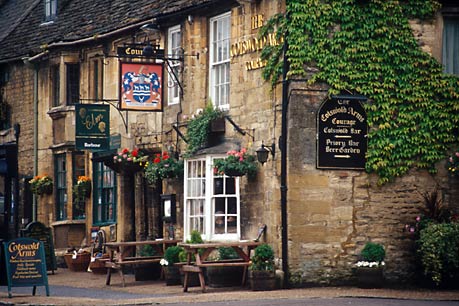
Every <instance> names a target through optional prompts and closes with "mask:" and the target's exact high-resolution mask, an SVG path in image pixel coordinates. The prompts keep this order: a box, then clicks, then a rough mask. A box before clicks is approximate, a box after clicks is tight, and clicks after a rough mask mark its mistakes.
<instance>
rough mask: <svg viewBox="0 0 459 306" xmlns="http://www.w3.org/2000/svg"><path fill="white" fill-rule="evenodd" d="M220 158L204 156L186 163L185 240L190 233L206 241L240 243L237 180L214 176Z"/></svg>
mask: <svg viewBox="0 0 459 306" xmlns="http://www.w3.org/2000/svg"><path fill="white" fill-rule="evenodd" d="M216 158H223V157H221V156H210V155H208V156H205V157H201V158H196V159H189V160H187V161H186V162H185V186H184V190H185V214H184V216H185V220H184V228H185V239H187V238H189V237H190V234H191V232H192V231H193V230H197V231H199V232H200V233H201V234H202V235H203V239H205V240H209V241H212V240H218V241H222V240H239V239H240V196H239V177H228V176H225V175H220V174H218V173H214V171H213V166H212V165H213V162H214V160H215V159H216Z"/></svg>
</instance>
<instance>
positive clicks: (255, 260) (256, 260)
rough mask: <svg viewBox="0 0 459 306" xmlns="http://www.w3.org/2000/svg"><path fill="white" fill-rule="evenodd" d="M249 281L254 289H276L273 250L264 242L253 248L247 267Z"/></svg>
mask: <svg viewBox="0 0 459 306" xmlns="http://www.w3.org/2000/svg"><path fill="white" fill-rule="evenodd" d="M249 281H250V287H251V289H252V290H255V291H261V290H274V289H276V272H275V269H274V251H273V249H272V247H271V246H270V245H268V244H266V243H264V244H261V245H259V246H257V247H256V248H255V254H254V255H253V256H252V261H251V264H250V267H249Z"/></svg>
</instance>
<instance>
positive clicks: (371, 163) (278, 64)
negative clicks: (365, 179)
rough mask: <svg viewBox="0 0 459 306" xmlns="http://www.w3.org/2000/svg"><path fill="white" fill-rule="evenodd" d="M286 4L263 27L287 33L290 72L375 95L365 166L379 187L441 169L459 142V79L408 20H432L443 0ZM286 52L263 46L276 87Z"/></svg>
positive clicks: (296, 0)
mask: <svg viewBox="0 0 459 306" xmlns="http://www.w3.org/2000/svg"><path fill="white" fill-rule="evenodd" d="M286 2H287V9H286V13H285V14H279V15H277V16H275V17H274V18H272V19H271V20H270V21H269V23H268V24H267V26H266V27H265V32H266V31H276V32H277V35H278V36H279V37H285V41H286V42H287V44H288V51H287V53H286V55H287V58H288V63H289V71H288V77H289V78H293V77H308V79H309V80H308V82H307V83H308V84H314V83H318V82H324V83H326V84H327V85H329V86H330V89H329V94H338V93H352V94H361V95H365V96H366V97H368V98H369V103H367V104H366V105H365V107H366V110H367V114H368V123H369V126H370V132H369V139H368V140H369V142H368V152H367V164H366V170H367V172H369V173H376V174H377V175H378V177H379V180H378V183H379V184H380V185H382V184H385V183H387V182H389V181H391V180H393V179H394V178H395V177H399V176H402V175H404V174H406V173H407V172H408V171H409V170H410V169H412V168H416V169H427V170H429V171H430V172H431V173H435V172H436V171H437V169H436V165H437V162H439V161H442V160H444V159H445V157H446V155H447V152H448V150H449V149H450V147H451V145H455V144H457V140H458V139H457V135H458V133H457V132H458V131H457V125H458V123H459V112H458V110H459V103H458V102H459V82H458V78H457V77H455V76H450V75H445V74H443V72H442V66H441V65H440V64H439V63H438V61H437V60H435V59H434V58H433V57H432V56H431V55H429V54H427V53H425V52H424V51H422V50H421V47H420V46H419V43H418V42H417V41H416V39H415V37H414V36H413V31H412V29H411V28H410V26H409V20H410V19H414V18H420V19H425V20H428V19H431V18H432V17H433V16H434V14H435V13H436V12H437V11H438V10H439V8H440V4H439V2H438V1H434V0H427V1H424V0H423V1H420V0H405V1H402V0H400V1H398V0H368V1H364V0H328V1H319V0H287V1H286ZM282 51H283V50H282V46H270V47H267V48H265V49H264V50H263V57H264V58H265V59H267V60H268V65H267V67H266V68H265V70H264V77H265V78H266V79H270V80H271V82H272V84H273V85H274V84H276V83H277V82H278V81H279V79H280V77H281V74H282V57H283V52H282ZM311 72H313V73H312V74H311ZM309 76H311V77H309Z"/></svg>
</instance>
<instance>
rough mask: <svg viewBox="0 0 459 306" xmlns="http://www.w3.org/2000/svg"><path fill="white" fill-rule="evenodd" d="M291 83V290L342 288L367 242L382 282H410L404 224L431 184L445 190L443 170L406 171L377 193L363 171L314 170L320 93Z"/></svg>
mask: <svg viewBox="0 0 459 306" xmlns="http://www.w3.org/2000/svg"><path fill="white" fill-rule="evenodd" d="M292 84H293V85H292V87H293V88H294V89H292V95H291V98H290V100H289V103H290V104H289V126H290V127H291V128H290V129H289V138H288V164H289V166H288V236H289V266H290V272H291V280H292V282H293V284H294V285H304V284H308V283H312V284H342V283H347V284H349V283H350V282H352V281H353V271H352V268H353V265H354V263H355V262H356V261H357V260H358V254H359V253H360V251H361V249H362V248H363V246H364V244H365V243H366V242H369V241H372V242H377V243H381V244H382V245H383V246H384V248H385V250H386V265H387V266H386V269H385V273H386V275H385V276H386V279H387V280H388V281H389V282H393V283H399V284H400V283H406V282H410V281H414V279H413V273H414V241H413V240H412V237H411V236H410V235H409V234H408V233H407V232H405V231H404V228H405V224H408V223H413V222H414V221H415V218H416V216H418V215H419V214H420V212H421V210H422V209H423V208H424V202H423V198H422V195H421V194H422V193H425V192H431V191H433V190H434V189H435V187H436V186H437V185H438V186H440V188H443V190H447V188H446V187H447V184H448V180H447V176H446V173H445V171H444V170H443V171H442V169H440V167H441V165H439V170H440V171H439V173H438V174H437V175H436V176H431V175H430V174H428V173H427V172H425V171H414V170H413V171H412V172H410V173H409V174H408V175H405V176H404V177H402V178H398V179H396V180H395V181H394V182H391V183H388V184H386V185H384V186H378V185H377V177H375V176H374V175H370V174H367V173H366V172H365V171H350V170H319V169H316V157H317V156H316V154H317V153H316V144H315V142H316V133H317V131H316V125H317V122H316V115H317V111H318V109H319V106H320V104H321V103H322V102H323V101H324V99H326V97H327V96H326V92H324V91H323V88H320V87H317V88H312V89H311V88H308V89H307V88H301V86H302V84H301V83H295V82H293V83H292ZM450 193H451V192H450ZM448 201H449V200H448V197H445V203H447V202H448Z"/></svg>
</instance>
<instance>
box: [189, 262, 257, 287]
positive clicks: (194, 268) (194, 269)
mask: <svg viewBox="0 0 459 306" xmlns="http://www.w3.org/2000/svg"><path fill="white" fill-rule="evenodd" d="M248 266H250V262H247V261H244V260H242V259H226V260H218V261H203V262H201V263H195V264H194V265H187V264H185V265H183V266H182V271H183V273H184V274H185V278H184V284H183V286H184V288H183V289H184V290H183V291H185V292H186V291H187V290H188V273H199V275H198V276H199V282H200V284H201V289H202V292H205V290H206V286H205V280H204V272H203V268H207V267H244V271H243V273H242V281H241V286H242V287H244V286H245V283H246V277H247V268H248Z"/></svg>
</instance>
